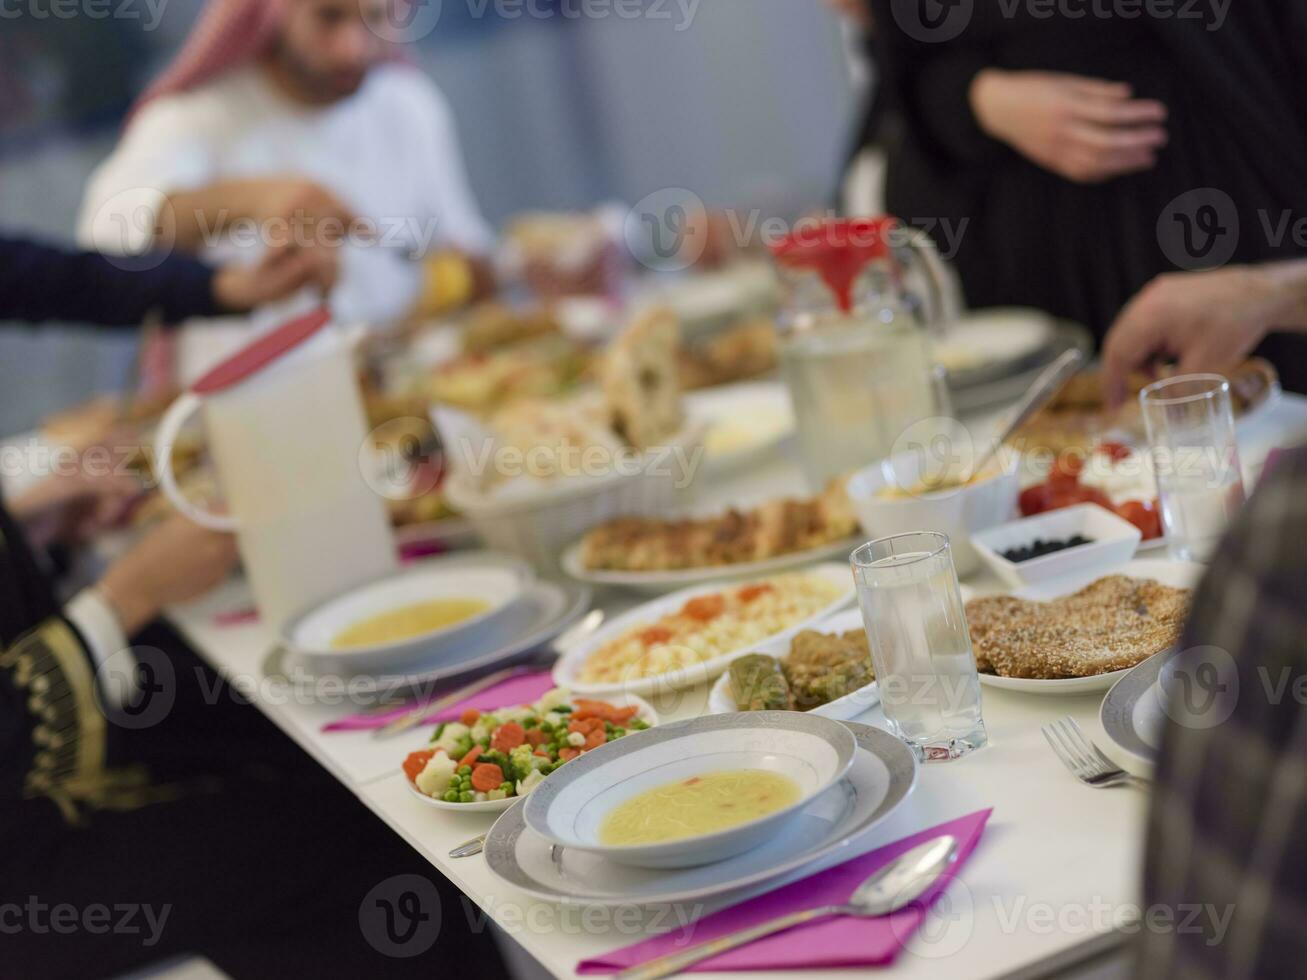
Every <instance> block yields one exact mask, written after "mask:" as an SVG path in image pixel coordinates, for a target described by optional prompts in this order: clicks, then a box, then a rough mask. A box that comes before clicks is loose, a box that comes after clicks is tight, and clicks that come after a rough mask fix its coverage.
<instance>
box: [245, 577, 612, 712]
mask: <svg viewBox="0 0 1307 980" xmlns="http://www.w3.org/2000/svg"><path fill="white" fill-rule="evenodd" d="M591 595H592V593H591V590H590V588H589V587H588V586H585V585H580V584H578V583H575V582H554V581H545V580H537V581H536V582H535V583H534V584H532V585H531V587H530V588H528V589H527V590H526V592H525V593H524V594H523V595H522V596H521V597H520V598H519V599H518V600H517V601H516V602H515V603H513V605H512V606H511V607H510V608H509V609H508V610H507V611H506V612H505V613H504V614H503V617H502V620H501V621H499V622H497V623H496V627H497V628H496V631H495V639H494V640H493V641H490V642H483V643H480V644H478V643H469V644H468V645H467V646H460V647H459V648H457V649H456V650H452V651H446V652H444V653H442V654H441V655H440V657H439V658H437V659H436V661H435V662H431V663H427V664H417V665H414V666H413V667H411V668H410V669H409V670H407V671H406V672H404V673H395V674H379V675H368V674H357V675H353V676H347V675H332V674H322V673H320V672H315V671H313V670H311V669H309V668H308V667H307V666H306V665H305V664H304V663H302V662H301V661H300V659H299V658H298V657H297V656H296V654H295V653H294V652H293V651H290V650H287V649H286V648H285V647H284V646H281V645H278V646H276V647H274V648H273V649H272V650H271V651H270V652H269V653H268V655H267V657H265V658H264V661H263V665H262V671H263V675H264V677H266V678H267V679H268V680H270V681H273V682H281V683H289V684H293V685H295V686H296V688H297V689H303V690H304V691H306V692H308V693H309V694H310V696H311V695H312V692H313V691H315V690H322V691H323V692H324V693H326V694H330V696H332V697H334V698H339V697H340V695H341V693H342V692H343V691H344V692H348V693H351V694H359V695H364V694H366V695H374V694H385V695H387V696H390V695H395V696H399V695H402V694H405V693H409V692H413V691H419V692H421V691H430V690H431V689H432V688H433V687H434V686H435V685H438V684H441V683H444V682H445V681H448V680H450V679H452V678H455V677H460V676H463V675H465V674H471V673H475V672H477V671H483V670H488V669H490V668H492V667H505V666H509V665H511V664H513V663H515V662H517V661H519V660H525V659H527V658H529V657H530V656H531V654H532V653H534V652H535V651H537V650H539V649H540V648H542V647H544V646H547V645H548V644H549V643H550V642H552V641H553V640H554V639H555V638H557V637H558V636H559V634H561V633H562V632H563V631H564V630H566V629H567V628H568V627H569V626H571V625H572V624H573V623H575V622H576V621H577V620H578V619H580V618H581V616H583V615H584V614H585V613H586V611H587V610H588V609H589V608H590V599H591Z"/></svg>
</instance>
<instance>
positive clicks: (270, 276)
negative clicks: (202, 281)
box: [213, 245, 337, 313]
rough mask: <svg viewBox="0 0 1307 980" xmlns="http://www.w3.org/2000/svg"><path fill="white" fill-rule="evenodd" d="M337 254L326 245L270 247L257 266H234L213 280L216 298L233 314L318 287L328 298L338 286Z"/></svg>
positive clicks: (222, 271) (224, 270) (221, 272)
mask: <svg viewBox="0 0 1307 980" xmlns="http://www.w3.org/2000/svg"><path fill="white" fill-rule="evenodd" d="M336 274H337V251H336V249H334V248H331V247H329V246H326V245H307V246H298V245H281V246H274V247H272V248H269V249H268V251H267V252H266V253H265V254H264V256H263V258H262V259H260V260H259V261H258V262H257V263H255V264H254V265H249V266H244V265H233V266H228V267H227V268H225V269H222V270H220V271H219V272H218V273H217V274H216V275H215V276H214V277H213V298H214V300H215V301H216V302H217V304H218V305H219V306H221V307H222V308H223V309H225V310H228V311H230V312H232V313H244V312H247V311H249V310H253V309H256V308H257V307H260V306H263V305H264V304H265V303H272V302H275V301H276V300H279V299H283V298H285V297H287V296H290V295H291V294H293V293H296V292H298V291H299V290H300V289H302V288H303V287H305V286H316V287H317V288H318V289H319V290H321V291H322V293H323V294H324V295H325V294H326V293H329V292H330V291H331V288H332V287H333V286H334V285H335V284H336Z"/></svg>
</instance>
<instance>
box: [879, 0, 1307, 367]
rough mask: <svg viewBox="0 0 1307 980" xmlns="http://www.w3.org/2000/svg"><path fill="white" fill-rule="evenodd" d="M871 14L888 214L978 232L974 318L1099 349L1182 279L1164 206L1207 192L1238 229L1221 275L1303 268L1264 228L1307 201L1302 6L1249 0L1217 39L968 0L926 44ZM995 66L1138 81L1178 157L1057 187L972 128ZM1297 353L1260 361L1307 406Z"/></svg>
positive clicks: (1191, 30)
mask: <svg viewBox="0 0 1307 980" xmlns="http://www.w3.org/2000/svg"><path fill="white" fill-rule="evenodd" d="M869 2H870V3H871V6H872V8H873V11H874V14H875V18H876V41H877V46H876V50H877V61H878V65H879V68H880V73H881V84H882V85H883V86H884V93H883V96H882V97H883V99H884V101H885V103H886V108H885V112H886V116H887V118H886V121H885V123H884V124H883V125H882V126H881V130H880V132H881V134H882V140H883V142H884V143H885V146H886V149H887V151H888V155H889V161H890V163H889V176H888V185H887V188H886V196H887V202H888V206H889V209H890V210H891V211H892V212H893V213H895V214H897V215H898V216H900V217H902V218H904V219H907V220H910V221H911V220H914V219H915V220H916V221H917V222H918V223H920V224H922V225H923V226H925V222H926V221H927V220H928V219H946V220H948V221H950V222H952V223H953V227H957V223H958V222H960V221H963V220H966V221H967V222H968V224H967V227H966V231H965V234H964V235H963V236H962V244H961V247H960V250H959V252H958V254H957V256H956V259H955V261H956V264H957V267H958V270H959V273H960V274H961V277H962V280H963V285H964V288H965V291H966V293H967V298H968V300H969V302H970V303H971V305H972V306H976V307H984V306H994V305H1012V304H1016V305H1028V306H1034V307H1038V308H1040V309H1043V310H1047V311H1048V312H1050V313H1053V314H1055V315H1057V316H1060V317H1065V318H1068V319H1072V320H1076V321H1079V322H1082V323H1084V324H1085V325H1087V326H1088V327H1090V328H1091V329H1092V330H1093V331H1094V333H1095V335H1096V336H1097V337H1099V338H1100V339H1101V338H1102V336H1103V335H1104V334H1105V333H1106V331H1107V329H1108V328H1109V327H1110V326H1111V324H1112V322H1113V320H1114V319H1115V317H1116V315H1117V313H1118V312H1119V311H1120V309H1121V307H1122V306H1123V305H1124V304H1125V303H1126V302H1127V301H1128V300H1129V299H1130V298H1131V297H1132V296H1133V295H1134V294H1135V293H1137V292H1138V291H1139V289H1141V288H1142V287H1143V286H1144V285H1145V284H1147V282H1148V281H1149V280H1150V279H1152V278H1154V277H1155V276H1157V275H1159V274H1161V273H1164V272H1170V271H1175V270H1176V268H1177V262H1176V261H1175V256H1174V251H1175V250H1174V248H1170V249H1168V248H1164V247H1163V245H1162V243H1161V242H1160V241H1159V226H1161V227H1163V228H1165V225H1166V222H1168V221H1169V222H1170V223H1171V227H1170V228H1169V230H1167V234H1169V235H1170V236H1172V239H1174V236H1175V235H1176V234H1177V230H1178V226H1177V225H1176V224H1175V218H1174V215H1173V213H1171V212H1168V207H1169V206H1170V205H1171V204H1172V202H1174V201H1175V200H1176V199H1177V198H1179V197H1180V196H1181V195H1183V194H1186V193H1188V192H1191V191H1196V190H1201V189H1204V188H1212V189H1215V190H1216V191H1218V192H1219V193H1220V194H1223V195H1225V197H1224V199H1223V200H1228V202H1229V204H1228V207H1226V206H1224V205H1223V207H1225V210H1226V211H1229V212H1231V213H1232V214H1233V215H1237V217H1238V222H1239V233H1238V235H1237V244H1236V245H1235V247H1234V248H1233V251H1232V253H1231V254H1230V255H1229V256H1228V259H1227V261H1230V262H1261V261H1267V260H1272V259H1277V258H1281V259H1283V258H1292V257H1298V256H1300V255H1301V254H1302V252H1301V250H1300V248H1299V247H1298V246H1296V245H1295V244H1294V243H1293V241H1292V236H1289V235H1286V236H1284V237H1283V238H1282V239H1280V240H1278V241H1277V240H1276V239H1277V237H1278V236H1277V235H1276V234H1274V233H1273V231H1272V233H1268V231H1267V223H1268V220H1269V222H1270V225H1271V227H1272V229H1274V228H1275V226H1276V223H1277V222H1278V220H1279V219H1280V218H1281V217H1283V216H1284V214H1285V213H1286V211H1288V210H1290V209H1296V210H1295V211H1294V217H1295V218H1301V217H1303V216H1304V215H1303V213H1301V210H1302V205H1303V204H1304V203H1307V80H1305V74H1304V71H1303V69H1302V68H1301V67H1300V66H1299V64H1298V60H1299V59H1298V57H1297V55H1298V53H1300V52H1301V51H1302V50H1304V46H1303V45H1304V42H1307V13H1304V10H1303V5H1301V4H1273V3H1270V2H1268V0H1243V2H1241V3H1235V4H1231V5H1230V6H1229V10H1228V12H1227V16H1226V20H1225V22H1224V23H1223V24H1222V25H1221V26H1220V29H1219V30H1208V27H1209V26H1210V25H1209V23H1208V21H1206V20H1195V19H1192V18H1188V17H1174V18H1156V17H1150V16H1147V15H1144V16H1140V17H1138V18H1136V19H1127V18H1125V17H1120V16H1114V17H1107V18H1102V17H1098V16H1093V15H1089V16H1084V17H1079V18H1072V17H1067V16H1065V14H1064V13H1063V12H1062V11H1064V10H1065V9H1066V5H1062V6H1060V7H1059V8H1058V12H1054V11H1052V10H1047V11H1046V10H1045V8H1044V5H1040V6H1039V8H1038V11H1039V13H1040V14H1041V15H1042V14H1044V13H1048V14H1050V16H1047V17H1045V16H1039V17H1036V16H1033V15H1032V9H1033V8H1032V7H1031V5H1028V4H1025V3H1000V2H998V0H975V3H974V12H973V14H972V17H971V20H970V23H969V24H968V26H967V27H966V28H965V29H964V30H963V31H962V32H961V34H960V35H959V36H958V37H956V38H955V39H953V40H949V41H945V42H924V41H919V40H914V39H913V38H912V37H910V36H909V35H908V34H907V33H906V32H905V31H904V30H902V29H901V27H900V25H899V23H898V22H897V21H896V19H895V14H894V10H895V8H900V7H902V8H903V9H910V8H911V7H912V6H913V5H912V4H911V3H903V4H900V2H899V0H869ZM928 6H929V4H928ZM963 6H964V7H965V5H963ZM1098 6H1099V7H1101V8H1103V9H1107V10H1109V11H1110V10H1112V9H1113V8H1112V6H1111V5H1098ZM1184 6H1186V5H1181V4H1177V5H1176V9H1177V10H1179V9H1180V8H1181V7H1184ZM1204 7H1206V5H1204ZM1077 9H1078V8H1077ZM900 14H901V15H902V10H900ZM1209 19H1210V17H1209ZM986 67H995V68H1002V69H1010V70H1043V71H1059V72H1067V73H1070V74H1076V75H1084V76H1092V77H1096V78H1105V79H1109V80H1114V81H1125V82H1129V83H1130V84H1131V85H1132V86H1133V89H1134V92H1135V94H1136V96H1137V97H1140V98H1154V99H1159V100H1161V101H1162V102H1163V103H1165V104H1166V105H1167V107H1168V110H1169V118H1168V120H1167V124H1166V125H1167V129H1168V132H1169V136H1170V142H1169V144H1168V145H1167V146H1166V147H1165V148H1164V149H1163V150H1162V151H1161V153H1160V155H1159V159H1158V164H1157V166H1156V167H1155V168H1154V169H1152V170H1151V171H1148V172H1146V173H1140V174H1133V175H1128V176H1124V177H1119V178H1116V179H1114V180H1110V181H1107V182H1105V183H1103V184H1095V185H1082V184H1076V183H1073V182H1071V181H1068V180H1065V179H1064V178H1062V177H1059V176H1057V175H1055V174H1052V173H1050V172H1048V171H1046V170H1044V169H1042V168H1040V167H1038V166H1037V165H1035V164H1033V163H1031V162H1030V161H1028V160H1026V159H1025V158H1024V157H1022V156H1021V155H1020V154H1018V153H1016V152H1015V151H1014V150H1012V149H1011V148H1009V147H1007V146H1005V145H1004V144H1001V143H999V142H997V141H995V140H993V139H990V138H989V137H988V136H986V135H985V134H984V133H983V132H982V131H981V130H980V128H979V126H978V124H977V122H976V120H975V118H974V117H973V115H972V113H971V110H970V103H969V99H968V93H969V91H970V87H971V82H972V80H973V79H974V78H975V76H976V74H977V73H978V72H979V71H980V70H981V69H983V68H986ZM1221 217H1222V224H1223V226H1228V222H1227V221H1226V218H1227V215H1226V214H1224V213H1223V214H1222V215H1221ZM936 237H937V239H938V238H939V236H938V235H937V236H936ZM939 244H940V245H941V247H943V246H945V245H946V244H947V242H945V241H943V240H940V241H939ZM1305 350H1307V346H1305V345H1304V344H1303V343H1302V342H1301V341H1298V340H1297V339H1296V338H1279V337H1277V338H1273V339H1272V341H1271V342H1270V343H1269V344H1268V347H1267V352H1268V353H1270V354H1272V355H1273V356H1274V359H1275V360H1276V363H1277V367H1279V369H1280V371H1281V374H1282V375H1283V376H1284V377H1285V380H1286V383H1288V384H1289V386H1290V387H1293V388H1295V389H1296V390H1307V358H1304V357H1303V356H1302V352H1303V351H1305Z"/></svg>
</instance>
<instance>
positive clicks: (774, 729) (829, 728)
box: [524, 711, 856, 868]
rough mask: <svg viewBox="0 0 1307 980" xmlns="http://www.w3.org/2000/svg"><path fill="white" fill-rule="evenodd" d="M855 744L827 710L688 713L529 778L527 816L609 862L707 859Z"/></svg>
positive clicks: (735, 844) (759, 830)
mask: <svg viewBox="0 0 1307 980" xmlns="http://www.w3.org/2000/svg"><path fill="white" fill-rule="evenodd" d="M855 751H856V745H855V741H854V738H853V735H852V733H851V732H850V731H849V730H848V729H847V728H845V727H844V726H843V725H841V724H840V723H839V722H836V721H832V720H830V719H828V718H821V717H816V716H809V715H803V714H799V713H797V712H791V711H759V712H752V713H750V714H747V715H745V714H737V715H711V716H707V717H703V718H695V719H692V720H690V721H683V722H678V723H675V724H671V725H665V726H662V727H659V728H657V729H650V730H649V731H647V732H640V733H638V734H636V735H634V736H628V737H627V738H626V739H622V740H619V741H617V742H614V743H612V744H611V745H609V746H604V747H603V748H602V749H599V750H596V751H594V752H589V753H587V754H586V755H584V756H582V757H581V758H579V759H577V760H576V761H575V763H574V764H573V766H574V767H575V768H573V766H568V767H566V768H564V769H560V770H559V771H558V772H557V773H555V774H554V775H553V776H551V777H550V778H549V779H548V780H546V781H545V782H544V783H542V784H541V785H540V786H539V787H537V789H536V790H535V792H533V793H532V794H531V796H530V797H528V798H527V802H526V804H525V805H526V810H525V812H524V819H525V821H526V823H527V826H529V827H530V828H531V829H532V830H533V831H534V832H535V833H537V834H539V835H540V836H542V837H544V838H545V839H547V840H549V841H552V842H553V843H555V844H559V845H561V846H563V847H568V848H572V849H574V850H581V851H589V852H592V853H595V854H599V855H601V856H602V857H604V858H606V859H608V860H611V861H614V862H616V863H618V864H629V865H634V866H637V867H645V868H683V867H692V866H694V865H700V864H708V863H710V862H713V861H720V860H723V859H725V858H728V857H731V856H733V855H735V854H739V853H740V852H741V851H746V850H748V849H749V848H751V847H755V846H757V845H758V844H759V843H761V842H762V841H764V840H767V839H769V838H770V837H771V836H773V835H774V834H775V833H777V832H778V831H779V830H780V828H781V825H782V824H783V823H785V821H787V820H788V819H789V818H791V817H793V816H794V815H796V814H797V813H798V812H799V810H801V809H802V808H803V806H804V805H805V804H806V803H807V802H808V801H810V800H811V799H812V798H813V797H815V796H817V795H819V794H820V793H823V792H825V791H827V790H829V789H831V788H832V787H834V786H835V784H836V783H838V782H839V780H840V779H841V778H843V776H844V774H845V772H846V771H847V770H848V768H849V765H850V764H851V763H852V761H853V754H854V752H855Z"/></svg>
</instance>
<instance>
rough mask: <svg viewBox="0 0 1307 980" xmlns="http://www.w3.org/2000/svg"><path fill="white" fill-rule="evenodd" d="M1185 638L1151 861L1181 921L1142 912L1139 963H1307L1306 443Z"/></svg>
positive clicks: (1205, 590)
mask: <svg viewBox="0 0 1307 980" xmlns="http://www.w3.org/2000/svg"><path fill="white" fill-rule="evenodd" d="M1183 649H1184V651H1185V653H1183V654H1182V657H1184V658H1186V667H1185V671H1184V672H1185V673H1186V674H1187V675H1188V676H1187V678H1177V680H1176V681H1173V682H1172V683H1170V684H1168V685H1167V689H1168V695H1169V697H1168V707H1167V714H1168V715H1169V716H1170V719H1171V720H1170V722H1169V723H1168V726H1167V730H1166V733H1165V735H1164V738H1163V750H1162V757H1161V761H1160V763H1159V766H1158V772H1157V789H1156V794H1155V798H1154V802H1153V807H1152V812H1151V815H1150V818H1149V828H1148V849H1147V858H1146V862H1145V871H1144V896H1145V907H1146V910H1147V909H1164V910H1169V911H1170V912H1171V913H1173V915H1172V916H1170V917H1169V921H1170V922H1171V923H1172V925H1171V926H1157V927H1153V928H1150V927H1149V926H1148V925H1147V923H1146V922H1145V926H1144V927H1143V929H1142V930H1141V940H1140V943H1139V947H1138V951H1139V958H1138V961H1137V967H1136V969H1137V976H1139V977H1141V978H1148V980H1153V978H1158V977H1186V978H1199V980H1201V978H1206V977H1212V978H1221V980H1240V978H1246V977H1275V978H1287V977H1301V976H1307V452H1304V451H1296V452H1293V453H1289V454H1287V455H1285V456H1284V457H1283V458H1282V459H1281V460H1280V461H1279V463H1278V464H1277V466H1276V469H1275V473H1274V474H1273V475H1272V476H1271V477H1270V478H1269V479H1267V480H1266V481H1265V482H1264V483H1263V484H1262V486H1261V487H1260V488H1259V489H1258V491H1257V493H1256V494H1255V495H1254V497H1253V499H1252V501H1251V502H1250V503H1249V505H1248V506H1247V507H1246V508H1245V509H1244V511H1243V513H1242V514H1241V515H1240V518H1239V520H1238V521H1237V524H1236V527H1235V528H1234V530H1233V531H1232V533H1231V534H1230V535H1229V536H1228V537H1227V539H1226V541H1225V542H1224V544H1223V545H1222V547H1221V549H1220V551H1219V553H1218V555H1217V557H1216V558H1215V560H1214V561H1213V562H1212V566H1211V571H1210V572H1209V574H1208V575H1207V577H1206V579H1205V580H1204V582H1203V584H1202V586H1201V587H1200V589H1199V591H1198V594H1197V596H1196V598H1195V604H1194V612H1193V615H1192V618H1191V620H1190V624H1189V627H1188V629H1187V631H1186V637H1185V642H1184V647H1183ZM1190 916H1192V917H1190ZM1186 919H1188V928H1182V927H1180V924H1181V923H1183V922H1185V920H1186ZM1158 921H1167V917H1165V916H1163V917H1159V920H1158ZM1220 923H1224V925H1223V926H1222V925H1221V924H1220Z"/></svg>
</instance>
